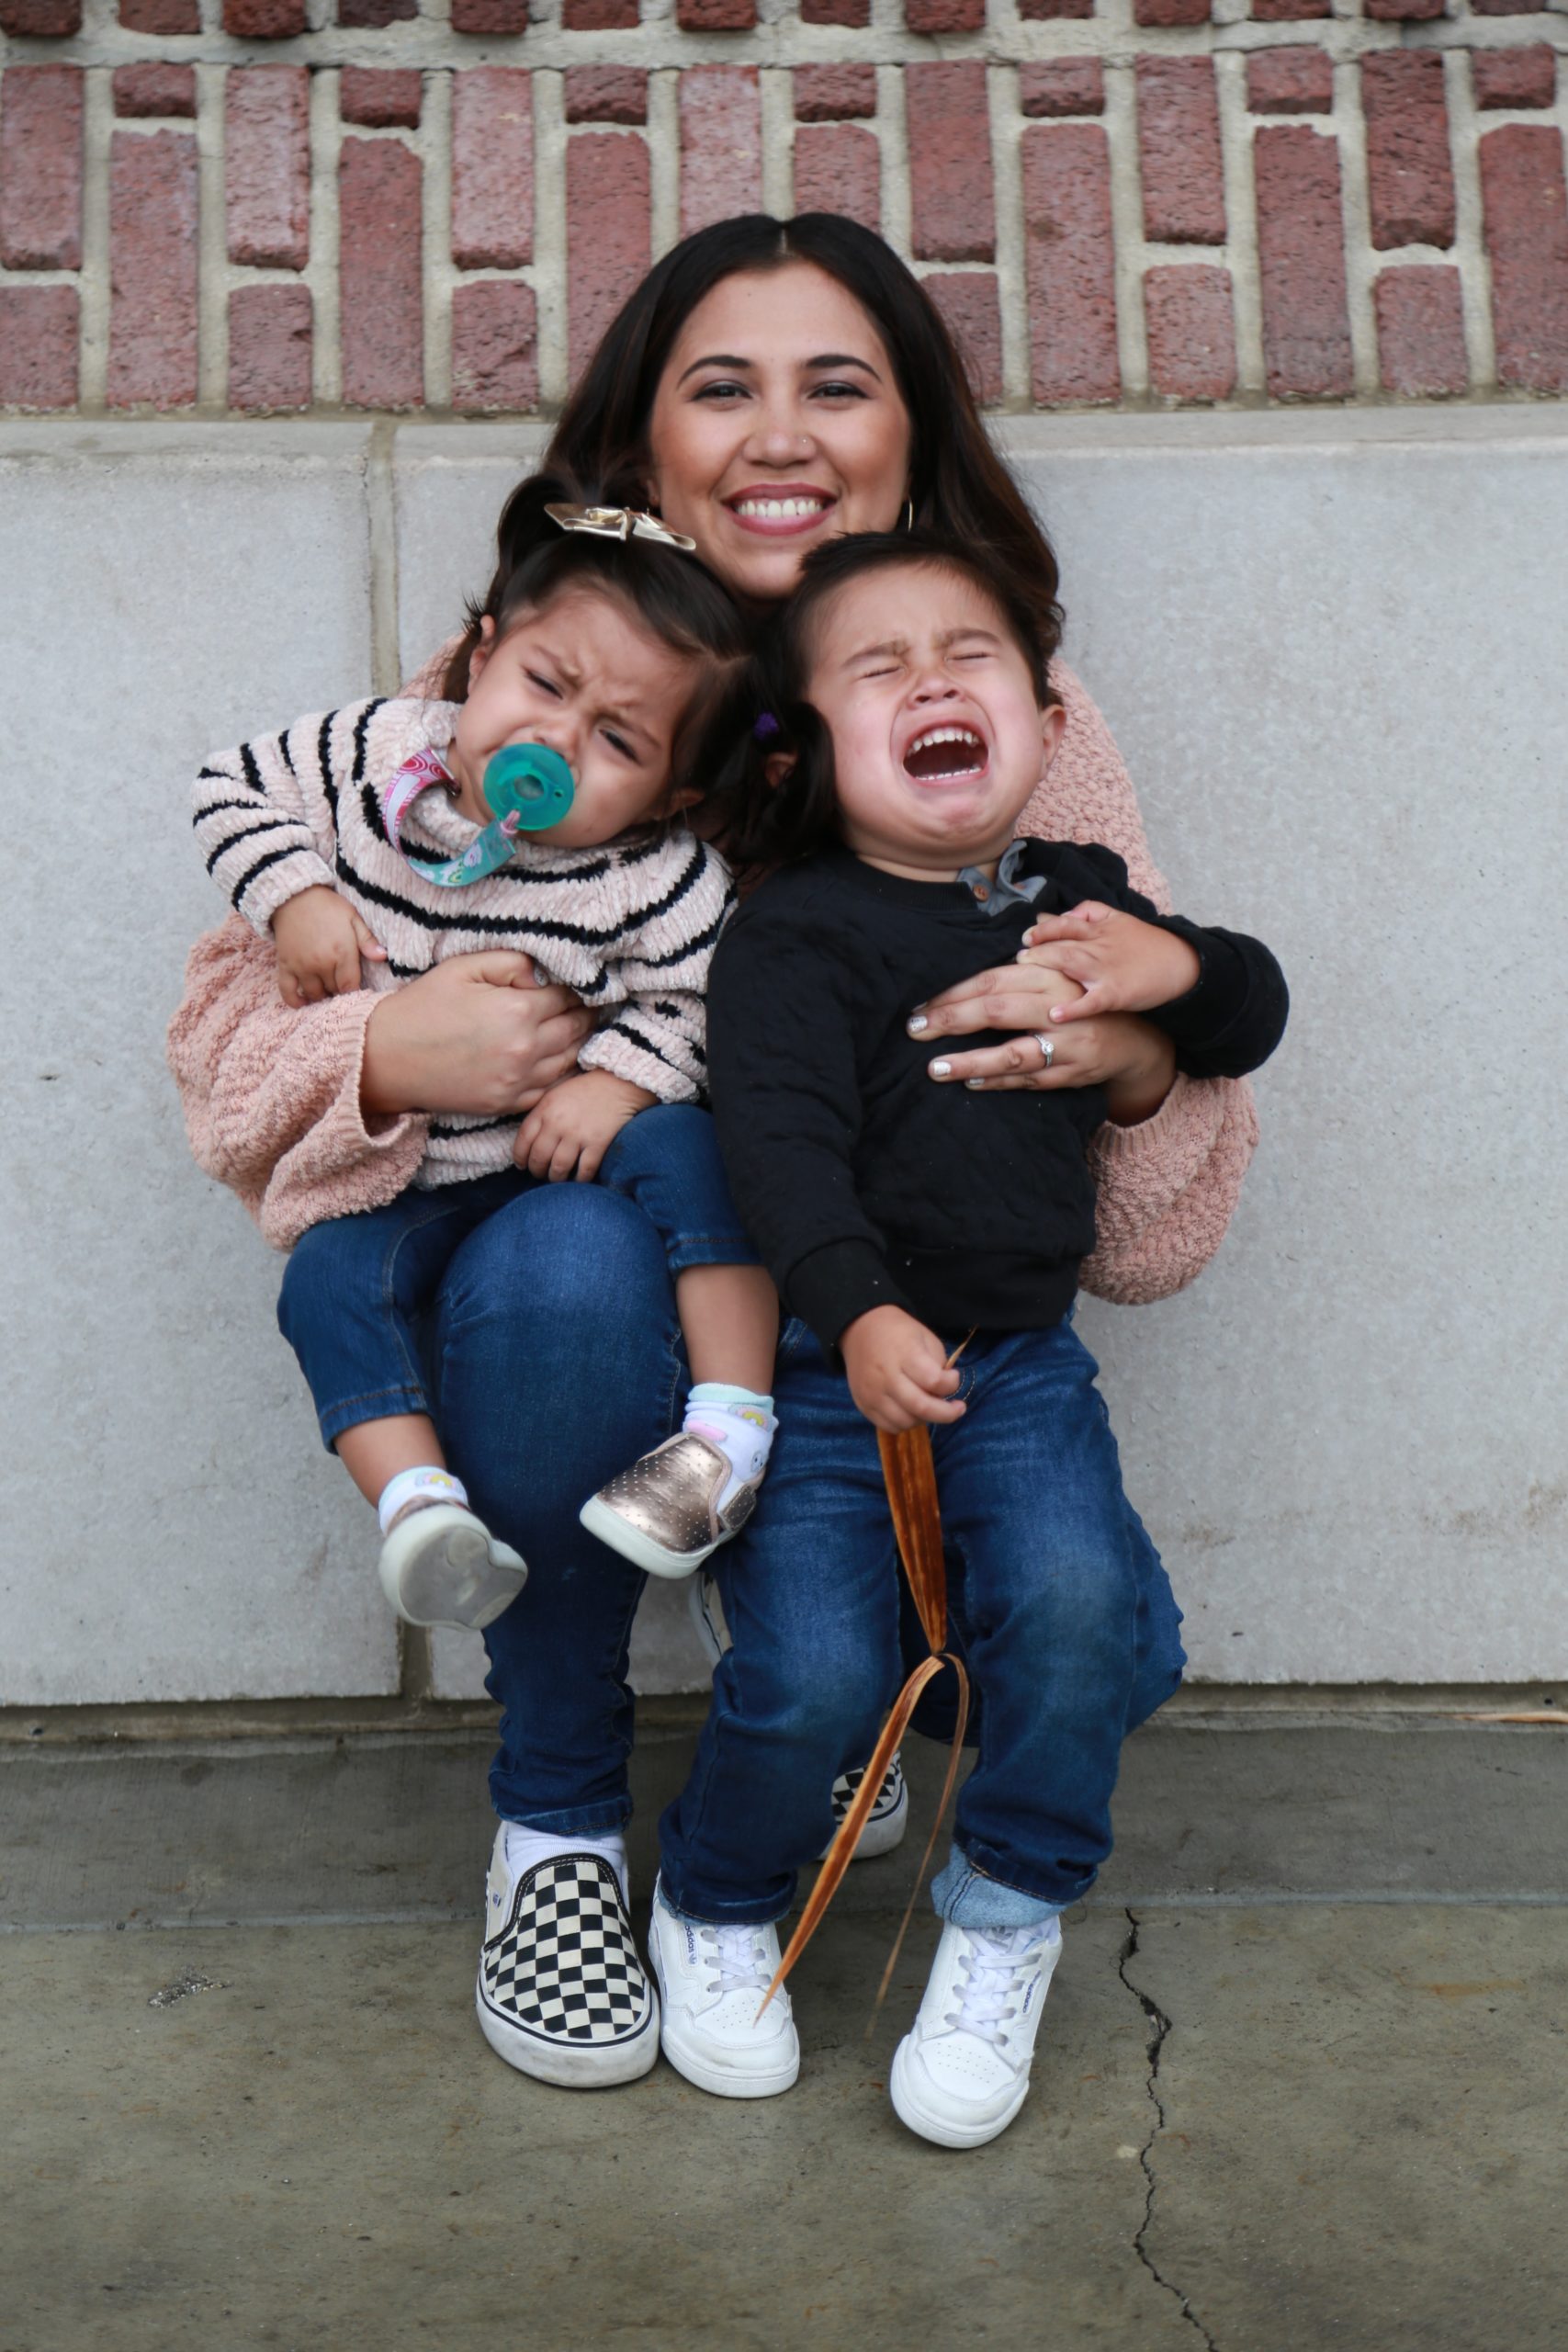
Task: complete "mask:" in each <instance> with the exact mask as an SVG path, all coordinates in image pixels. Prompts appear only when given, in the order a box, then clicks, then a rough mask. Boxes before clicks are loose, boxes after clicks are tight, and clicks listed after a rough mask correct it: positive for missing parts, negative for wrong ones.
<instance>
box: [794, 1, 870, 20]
mask: <svg viewBox="0 0 1568 2352" xmlns="http://www.w3.org/2000/svg"><path fill="white" fill-rule="evenodd" d="M800 21H801V23H802V24H803V25H869V24H870V22H871V0H800Z"/></svg>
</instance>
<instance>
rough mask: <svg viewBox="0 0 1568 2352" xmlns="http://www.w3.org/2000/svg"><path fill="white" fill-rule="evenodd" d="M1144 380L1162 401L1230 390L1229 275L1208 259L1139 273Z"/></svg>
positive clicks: (1207, 397)
mask: <svg viewBox="0 0 1568 2352" xmlns="http://www.w3.org/2000/svg"><path fill="white" fill-rule="evenodd" d="M1144 319H1145V325H1146V326H1147V329H1148V337H1149V383H1150V385H1151V387H1152V389H1153V390H1155V391H1156V392H1158V393H1159V394H1160V395H1161V396H1162V397H1163V398H1164V399H1166V400H1176V401H1224V400H1228V399H1229V398H1230V396H1231V394H1232V392H1234V391H1235V307H1234V305H1233V303H1232V300H1231V274H1230V272H1229V270H1228V269H1218V268H1216V267H1215V266H1213V263H1210V262H1201V263H1193V264H1190V265H1189V266H1184V267H1178V268H1164V269H1146V270H1145V272H1144Z"/></svg>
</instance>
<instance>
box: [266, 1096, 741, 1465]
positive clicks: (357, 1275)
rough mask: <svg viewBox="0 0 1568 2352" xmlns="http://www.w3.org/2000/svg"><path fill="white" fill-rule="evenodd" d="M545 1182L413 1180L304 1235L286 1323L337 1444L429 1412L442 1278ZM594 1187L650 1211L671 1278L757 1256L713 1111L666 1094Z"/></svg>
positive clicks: (519, 1174)
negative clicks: (394, 1194) (363, 1426)
mask: <svg viewBox="0 0 1568 2352" xmlns="http://www.w3.org/2000/svg"><path fill="white" fill-rule="evenodd" d="M543 1181H544V1180H543V1179H542V1178H539V1177H536V1176H529V1175H526V1174H525V1173H524V1172H523V1171H522V1170H518V1169H512V1168H508V1169H503V1170H501V1171H499V1172H498V1173H497V1174H495V1175H491V1176H479V1177H475V1178H474V1179H473V1180H472V1181H471V1182H468V1183H464V1184H443V1185H440V1186H439V1187H437V1188H436V1189H435V1190H434V1191H431V1192H421V1191H420V1190H418V1188H417V1187H415V1186H413V1185H411V1186H410V1187H409V1189H408V1190H407V1191H406V1192H404V1193H400V1194H399V1196H398V1198H397V1199H396V1200H395V1201H389V1203H388V1204H387V1205H386V1206H385V1207H384V1208H379V1209H370V1210H368V1211H366V1212H363V1213H362V1214H360V1215H359V1216H339V1217H332V1218H330V1219H329V1220H328V1221H327V1222H326V1223H325V1224H322V1225H317V1226H312V1227H311V1228H310V1231H309V1232H308V1233H306V1234H303V1235H302V1236H301V1237H300V1238H299V1241H298V1242H297V1243H296V1245H295V1248H294V1251H293V1254H292V1255H291V1257H290V1258H289V1261H288V1266H287V1268H286V1270H285V1272H284V1277H283V1290H282V1294H281V1295H280V1297H279V1299H278V1303H277V1320H278V1325H279V1328H280V1329H281V1330H282V1332H283V1336H284V1338H285V1339H286V1340H288V1343H289V1345H290V1346H291V1347H292V1349H293V1350H294V1352H295V1354H296V1355H297V1356H298V1357H299V1363H300V1367H301V1369H302V1371H303V1372H304V1374H305V1377H306V1380H307V1381H308V1382H309V1384H310V1394H311V1396H312V1397H314V1399H315V1404H316V1415H317V1419H318V1420H319V1421H320V1424H321V1437H322V1441H323V1442H324V1443H325V1444H326V1445H327V1446H328V1447H329V1448H330V1447H331V1446H333V1444H334V1443H335V1442H336V1441H337V1439H338V1438H339V1437H340V1436H341V1435H342V1434H343V1431H344V1430H346V1429H353V1428H354V1427H355V1424H356V1423H358V1422H360V1421H377V1420H385V1419H388V1418H389V1416H391V1415H392V1414H395V1413H432V1410H433V1408H432V1405H431V1401H430V1390H429V1385H428V1382H427V1380H426V1377H425V1366H424V1359H423V1334H422V1328H421V1327H422V1325H423V1320H424V1318H425V1317H427V1316H428V1314H429V1312H430V1309H431V1307H432V1305H433V1303H434V1299H435V1297H436V1295H437V1293H438V1291H439V1289H440V1286H441V1283H442V1280H443V1277H444V1276H445V1274H446V1270H447V1268H448V1266H449V1265H450V1263H451V1261H452V1259H453V1256H454V1254H455V1253H456V1251H457V1250H458V1249H459V1248H460V1246H461V1245H462V1244H463V1243H464V1242H465V1241H466V1240H467V1239H468V1238H469V1236H470V1235H471V1234H472V1233H473V1232H474V1230H475V1228H476V1227H479V1226H480V1225H482V1224H484V1223H485V1222H486V1221H487V1219H489V1218H490V1217H491V1216H495V1214H496V1213H497V1211H498V1210H501V1209H503V1208H505V1207H507V1206H508V1205H509V1204H511V1203H512V1202H513V1201H514V1200H516V1199H517V1198H518V1197H519V1195H520V1194H522V1193H528V1192H532V1191H535V1190H536V1189H537V1187H538V1186H539V1185H540V1184H541V1183H542V1182H543ZM597 1182H599V1183H601V1184H603V1185H604V1186H606V1187H607V1188H608V1190H609V1191H611V1192H612V1193H620V1194H622V1195H624V1196H625V1197H626V1199H627V1200H630V1201H633V1202H635V1203H636V1204H637V1206H638V1207H639V1208H640V1209H641V1210H642V1211H643V1212H644V1214H645V1215H646V1216H648V1217H649V1219H650V1220H651V1222H652V1224H653V1226H654V1228H655V1230H656V1231H657V1232H658V1234H659V1236H660V1239H661V1241H662V1242H663V1245H664V1251H665V1258H666V1262H667V1265H668V1268H669V1271H670V1272H671V1274H678V1273H682V1272H684V1271H685V1269H686V1268H687V1267H688V1266H712V1265H722V1266H733V1265H755V1264H756V1262H757V1253H756V1251H755V1250H753V1248H752V1247H751V1244H750V1241H749V1240H748V1238H747V1237H746V1234H745V1231H744V1230H743V1228H742V1227H741V1224H740V1220H739V1217H738V1216H737V1215H736V1212H735V1209H734V1206H733V1204H732V1203H731V1201H730V1198H729V1188H728V1184H727V1183H726V1182H725V1176H724V1170H723V1166H722V1164H721V1162H720V1160H719V1156H718V1146H717V1144H716V1142H715V1140H714V1126H713V1121H712V1119H711V1118H710V1117H709V1115H708V1114H707V1113H706V1112H705V1111H699V1110H697V1109H696V1108H695V1107H694V1106H692V1105H689V1104H685V1103H660V1104H656V1105H654V1106H653V1107H652V1108H650V1109H649V1110H647V1111H642V1112H639V1113H638V1114H637V1117H636V1118H635V1119H629V1120H628V1121H627V1122H626V1125H625V1126H624V1127H623V1128H622V1129H621V1131H620V1133H619V1134H618V1135H617V1136H615V1140H614V1141H613V1143H612V1144H611V1145H610V1148H609V1149H608V1150H607V1151H606V1152H605V1154H604V1159H603V1160H602V1161H601V1163H600V1168H599V1174H598V1178H597ZM621 1466H622V1467H623V1468H624V1467H625V1466H626V1465H625V1464H622V1465H621ZM601 1483H602V1482H601ZM592 1491H593V1489H592V1487H589V1488H586V1489H585V1490H584V1493H585V1495H586V1494H591V1493H592ZM579 1499H580V1500H581V1499H582V1498H579Z"/></svg>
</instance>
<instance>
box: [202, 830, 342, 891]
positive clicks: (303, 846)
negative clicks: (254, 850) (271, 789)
mask: <svg viewBox="0 0 1568 2352" xmlns="http://www.w3.org/2000/svg"><path fill="white" fill-rule="evenodd" d="M264 833H294V834H301V833H303V834H304V838H303V839H302V840H296V841H294V842H290V844H289V847H290V848H291V849H299V850H309V851H310V852H311V853H312V854H314V851H315V846H316V844H315V842H313V841H312V840H311V839H310V834H309V833H307V832H305V831H304V828H303V826H301V825H300V824H299V822H298V820H296V819H295V818H293V817H264V818H263V819H262V820H261V822H260V824H258V825H247V826H246V828H245V830H244V831H243V833H228V834H225V836H224V838H223V839H222V841H220V842H219V844H218V846H217V848H216V849H215V850H214V851H213V853H212V854H211V856H210V857H209V859H208V861H207V870H208V872H209V874H210V873H211V871H212V869H213V867H214V866H215V865H217V864H218V861H219V859H220V858H223V857H227V856H228V854H229V852H230V851H231V849H238V848H239V847H240V846H241V844H242V843H243V842H259V841H260V840H261V838H262V836H263V834H264ZM253 871H254V868H253ZM249 880H250V876H249V875H248V874H247V876H245V881H246V882H248V881H249ZM244 887H245V884H244V882H242V883H240V884H238V885H237V887H236V888H234V889H232V890H231V891H230V893H229V896H230V898H231V899H232V900H233V902H234V903H235V905H236V906H237V905H238V904H239V899H240V892H241V891H242V890H243V888H244Z"/></svg>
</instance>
